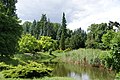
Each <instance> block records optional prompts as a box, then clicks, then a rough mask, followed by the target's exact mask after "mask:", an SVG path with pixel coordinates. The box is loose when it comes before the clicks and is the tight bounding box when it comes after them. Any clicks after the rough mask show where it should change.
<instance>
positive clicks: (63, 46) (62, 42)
mask: <svg viewBox="0 0 120 80" xmlns="http://www.w3.org/2000/svg"><path fill="white" fill-rule="evenodd" d="M66 26H67V24H66V18H65V13H63V17H62V26H61V30H62V34H61V38H60V49H62V50H64V49H65V37H66V33H67V29H66Z"/></svg>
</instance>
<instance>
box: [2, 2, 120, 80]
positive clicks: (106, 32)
mask: <svg viewBox="0 0 120 80" xmlns="http://www.w3.org/2000/svg"><path fill="white" fill-rule="evenodd" d="M16 3H17V1H16V0H8V1H4V0H1V1H0V78H2V79H3V80H4V79H6V78H10V79H12V80H13V78H18V79H19V78H24V79H27V78H31V79H32V78H40V79H41V78H43V79H42V80H44V79H45V80H47V79H48V77H53V78H50V79H51V80H53V79H55V80H56V79H57V80H59V79H64V80H69V78H59V77H58V78H59V79H58V78H57V77H54V75H52V71H53V70H54V68H52V67H50V66H47V65H45V64H44V62H68V63H74V64H82V65H86V66H87V65H91V66H93V67H104V68H106V69H108V70H109V71H111V70H114V71H115V72H117V73H118V74H117V75H116V77H117V78H119V72H120V54H119V53H120V24H119V23H118V22H116V21H115V22H114V21H109V23H100V24H91V25H90V26H89V27H88V31H87V32H86V31H84V30H82V29H81V28H78V29H76V30H74V31H73V30H70V29H68V28H67V27H66V26H67V21H66V16H65V13H64V12H63V15H62V20H61V21H62V23H53V22H50V19H49V18H47V15H46V14H42V16H41V18H40V20H38V21H37V20H34V21H33V22H29V21H25V22H24V23H23V24H21V25H20V23H21V21H20V19H19V18H18V17H17V14H16V7H15V4H16ZM73 27H74V26H73ZM46 76H47V77H46ZM44 77H46V78H44Z"/></svg>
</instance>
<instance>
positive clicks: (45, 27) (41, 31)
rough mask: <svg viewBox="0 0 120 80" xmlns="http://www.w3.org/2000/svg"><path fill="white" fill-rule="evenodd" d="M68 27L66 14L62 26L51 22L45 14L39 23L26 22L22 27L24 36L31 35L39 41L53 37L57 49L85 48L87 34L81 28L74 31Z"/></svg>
mask: <svg viewBox="0 0 120 80" xmlns="http://www.w3.org/2000/svg"><path fill="white" fill-rule="evenodd" d="M66 26H67V24H66V19H65V13H63V17H62V24H60V23H52V22H50V19H48V18H47V16H46V14H43V15H42V16H41V19H40V20H39V21H36V20H34V21H33V22H32V23H31V22H28V21H26V22H24V23H23V25H22V27H23V35H26V34H31V36H34V37H35V38H36V39H37V40H39V39H40V37H41V36H48V37H51V39H53V40H56V43H57V46H54V47H58V48H57V49H61V50H65V49H67V48H71V49H78V48H84V47H85V41H86V32H85V31H84V30H82V29H81V28H78V29H76V30H74V31H72V30H70V29H67V28H66ZM47 50H48V49H47ZM54 50H55V49H54Z"/></svg>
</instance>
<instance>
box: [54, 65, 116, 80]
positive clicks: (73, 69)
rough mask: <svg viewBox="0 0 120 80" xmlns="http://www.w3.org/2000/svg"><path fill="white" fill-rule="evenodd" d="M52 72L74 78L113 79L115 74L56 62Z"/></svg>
mask: <svg viewBox="0 0 120 80" xmlns="http://www.w3.org/2000/svg"><path fill="white" fill-rule="evenodd" d="M54 66H55V65H54ZM53 74H54V75H55V76H60V77H71V78H74V79H75V80H114V76H115V74H114V73H113V72H108V71H107V70H104V69H98V68H93V67H90V66H81V65H73V64H65V63H60V64H57V65H56V66H55V69H54V71H53Z"/></svg>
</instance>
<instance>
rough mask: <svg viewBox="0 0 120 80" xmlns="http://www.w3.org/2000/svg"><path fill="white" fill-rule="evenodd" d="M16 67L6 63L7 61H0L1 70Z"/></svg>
mask: <svg viewBox="0 0 120 80" xmlns="http://www.w3.org/2000/svg"><path fill="white" fill-rule="evenodd" d="M13 68H14V67H12V66H10V65H6V64H5V63H3V62H1V63H0V71H3V70H9V69H13Z"/></svg>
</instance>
